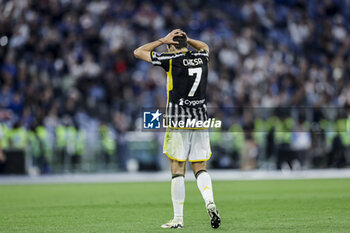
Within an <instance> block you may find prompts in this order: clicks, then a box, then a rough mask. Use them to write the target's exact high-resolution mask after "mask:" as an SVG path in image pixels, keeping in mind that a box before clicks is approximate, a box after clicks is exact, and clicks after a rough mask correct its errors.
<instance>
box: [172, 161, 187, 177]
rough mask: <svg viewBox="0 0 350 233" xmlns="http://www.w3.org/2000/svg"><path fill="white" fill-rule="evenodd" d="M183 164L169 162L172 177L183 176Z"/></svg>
mask: <svg viewBox="0 0 350 233" xmlns="http://www.w3.org/2000/svg"><path fill="white" fill-rule="evenodd" d="M185 165H186V163H185V162H180V161H175V160H173V161H172V162H171V173H172V175H173V176H174V175H185Z"/></svg>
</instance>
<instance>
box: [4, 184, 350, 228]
mask: <svg viewBox="0 0 350 233" xmlns="http://www.w3.org/2000/svg"><path fill="white" fill-rule="evenodd" d="M213 185H214V186H213V188H214V196H215V201H216V204H217V206H218V208H219V210H220V213H221V217H222V225H221V227H220V228H219V229H217V230H214V229H211V227H210V223H209V218H208V216H207V213H206V211H205V207H204V202H203V200H202V198H201V196H200V193H199V191H198V189H197V186H196V183H195V182H186V200H185V206H184V223H185V229H182V230H173V229H165V230H164V229H161V228H160V225H161V224H163V223H165V222H166V221H167V220H169V219H171V218H172V205H171V198H170V182H169V183H104V184H50V185H0V232H2V233H4V232H11V233H13V232H74V233H75V232H167V231H181V232H214V231H215V232H268V233H271V232H278V233H282V232H350V179H333V180H332V179H329V180H321V179H320V180H275V181H214V182H213Z"/></svg>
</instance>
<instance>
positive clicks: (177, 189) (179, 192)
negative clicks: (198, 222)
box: [171, 176, 185, 221]
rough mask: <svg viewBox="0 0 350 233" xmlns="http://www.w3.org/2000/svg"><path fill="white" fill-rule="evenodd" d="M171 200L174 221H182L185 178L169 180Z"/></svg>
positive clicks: (178, 177)
mask: <svg viewBox="0 0 350 233" xmlns="http://www.w3.org/2000/svg"><path fill="white" fill-rule="evenodd" d="M171 199H172V201H173V208H174V220H175V221H183V209H184V201H185V178H184V177H183V176H177V177H175V178H173V179H172V180H171Z"/></svg>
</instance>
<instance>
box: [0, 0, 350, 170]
mask: <svg viewBox="0 0 350 233" xmlns="http://www.w3.org/2000/svg"><path fill="white" fill-rule="evenodd" d="M347 22H350V1H349V0H325V1H317V0H247V1H235V0H231V1H230V0H221V1H215V0H204V1H200V0H191V1H186V0H178V1H160V0H152V1H151V0H150V1H140V0H139V1H138V0H113V1H112V0H41V1H36V0H0V108H1V109H0V111H2V112H1V114H0V117H1V118H2V121H3V124H4V125H5V126H6V127H7V128H6V129H7V130H10V129H13V128H18V127H22V128H23V129H24V130H25V131H27V132H30V131H32V132H34V133H35V134H37V133H36V129H37V128H38V127H42V126H43V127H44V128H45V130H46V131H47V133H48V135H51V138H52V139H51V142H53V143H54V144H56V143H57V140H58V139H57V138H58V137H59V136H58V134H59V133H58V131H59V130H58V129H59V127H60V126H63V127H67V130H68V127H73V128H74V130H75V131H76V132H79V131H80V130H82V131H83V132H84V135H85V136H84V140H85V141H86V142H85V143H86V144H90V143H89V142H91V144H93V142H96V141H100V144H101V145H103V139H102V138H103V135H102V134H101V127H105V126H106V127H107V128H108V132H109V131H111V133H110V134H111V135H112V136H111V137H110V139H108V140H112V139H113V140H115V143H116V145H115V147H116V149H115V150H116V152H115V153H116V154H117V156H119V157H123V156H129V155H128V154H129V153H127V152H125V151H128V150H129V148H128V146H125V141H126V140H125V137H127V136H126V134H127V133H128V132H130V131H134V130H136V129H137V128H139V127H140V117H141V116H140V109H141V108H142V107H163V106H165V103H166V92H165V83H166V79H165V73H164V72H163V71H161V70H160V69H159V68H156V67H152V66H151V65H150V64H147V63H145V62H142V61H138V60H136V59H135V58H134V57H133V53H132V51H133V50H134V49H135V48H136V47H138V46H140V45H141V44H144V43H147V42H149V41H153V40H157V39H158V38H160V37H163V36H165V35H166V34H167V33H168V32H169V31H170V30H172V29H175V28H181V29H182V30H184V31H186V32H187V34H188V35H189V36H190V37H192V38H196V39H200V40H202V41H204V42H206V43H208V44H209V46H210V69H209V77H208V98H207V102H208V105H209V106H210V108H212V109H215V116H216V117H217V118H220V119H221V120H222V121H223V123H224V129H227V130H228V129H231V130H232V129H233V131H235V130H237V129H239V128H242V129H246V128H247V127H248V129H249V128H250V126H249V125H250V124H251V125H252V129H254V127H255V126H256V125H257V123H256V119H255V118H256V116H255V115H254V116H250V115H249V114H243V113H242V112H241V111H236V110H235V109H239V108H240V107H242V106H244V107H256V108H258V107H259V108H267V109H275V108H276V107H293V106H303V107H306V108H308V109H311V110H310V111H311V112H312V113H311V116H310V114H307V115H306V116H303V115H301V114H299V112H298V111H297V112H296V116H295V115H294V116H291V115H292V111H290V112H289V115H288V116H287V117H282V118H280V116H278V119H277V120H278V121H279V122H284V121H285V120H286V119H287V118H293V119H294V120H295V119H302V118H303V117H306V118H308V119H307V120H308V121H314V120H315V119H314V118H313V115H314V112H315V111H314V110H313V108H325V107H328V108H330V107H331V108H340V109H341V108H346V107H348V106H350V85H349V81H350V41H349V33H350V24H348V23H347ZM165 49H166V48H165V46H163V48H160V50H159V51H164V50H165ZM326 115H327V114H321V117H319V119H318V120H319V122H320V121H321V119H326V120H328V121H330V122H333V123H334V122H336V121H337V120H344V119H347V116H348V115H347V114H343V115H340V114H338V115H337V114H333V115H332V116H326ZM233 116H234V117H233ZM274 116H275V115H274V114H270V115H268V116H258V117H260V118H264V119H263V120H264V121H265V122H267V121H268V119H267V118H269V119H275V118H273V117H274ZM301 123H303V122H301ZM280 125H282V127H283V125H284V124H283V123H281V124H280ZM320 125H321V124H320ZM324 125H325V124H324ZM324 125H323V126H324ZM326 125H327V124H326ZM5 126H4V129H5ZM298 126H299V125H298V124H295V125H294V126H293V128H295V127H298ZM267 128H268V129H269V130H270V131H271V128H269V127H267ZM267 128H266V129H267ZM321 128H322V127H321ZM326 128H327V127H326ZM287 130H288V127H285V128H284V129H283V130H280V131H287ZM309 130H310V127H306V128H303V130H302V131H305V132H308V131H309ZM323 130H325V128H323ZM3 131H6V130H3ZM238 131H239V130H238ZM248 131H249V130H248ZM258 131H259V130H258ZM326 131H327V130H326ZM329 131H334V130H329ZM335 131H336V130H335ZM268 133H269V131H266V134H268ZM3 134H4V132H3ZM67 135H68V133H67ZM76 135H79V133H76ZM108 135H109V134H108ZM231 135H232V134H231ZM307 135H308V136H307V137H309V138H312V134H310V133H308V134H307ZM292 136H293V135H292V134H290V135H289V136H288V137H287V136H286V138H289V142H288V144H289V147H290V146H291V144H292ZM304 136H305V135H304ZM304 136H303V135H301V136H300V135H297V136H296V137H297V138H296V139H295V140H296V141H297V140H300V138H303V137H304ZM336 136H337V134H335V135H332V139H333V138H337V137H336ZM338 136H339V137H338V138H340V143H341V144H342V146H344V147H347V146H350V140H347V138H348V136H347V135H345V136H344V135H343V136H342V135H338ZM9 137H10V136H9ZM273 137H278V134H275V135H273ZM281 137H283V136H281ZM307 137H306V138H307ZM325 137H326V136H325ZM76 138H78V136H76ZM250 139H251V140H250ZM76 140H78V139H76ZM155 140H158V138H157V136H155ZM242 140H243V141H242V143H241V144H240V145H242V148H241V150H240V152H239V153H240V154H242V153H245V154H248V157H249V156H250V157H252V158H254V159H255V160H256V157H257V156H255V155H254V156H252V155H251V154H252V153H253V152H251V151H254V150H256V151H259V148H260V147H261V146H259V145H260V144H259V141H258V139H256V136H249V134H248V135H245V136H244V137H243V139H242ZM279 140H282V141H283V140H284V139H281V138H277V140H275V141H279ZM320 140H321V139H320ZM159 141H161V140H159ZM214 141H215V140H214ZM221 141H222V140H221ZM236 141H239V140H236ZM285 141H288V139H285ZM301 141H303V140H301ZM261 143H262V144H263V147H264V148H269V146H268V145H267V144H268V143H267V142H266V141H264V142H261ZM313 143H320V142H318V141H315V140H311V141H310V143H308V144H307V146H306V149H310V148H312V145H313ZM91 144H90V145H91ZM117 144H120V146H119V147H118V145H117ZM233 144H234V143H232V142H228V143H227V145H228V146H224V147H225V148H221V147H222V146H219V147H218V153H222V154H224V155H225V154H228V155H229V156H228V157H229V158H228V159H227V158H226V157H225V156H223V158H222V161H221V162H220V161H217V162H215V163H214V165H215V166H218V167H225V166H228V167H232V166H233V165H232V163H233V161H235V159H234V158H233V157H232V156H231V154H232V153H231V152H230V153H225V152H224V151H222V150H226V151H227V150H229V149H227V148H230V146H231V145H233ZM333 144H334V143H333V141H331V142H329V144H328V147H329V148H332V146H334V145H333ZM107 147H108V146H106V150H108V148H107ZM109 147H111V146H110V145H109ZM304 147H305V145H304ZM118 148H119V149H120V148H122V149H120V150H121V151H119V152H118V150H119V149H118ZM220 148H221V149H220ZM235 148H239V146H238V147H235ZM306 149H305V150H306ZM276 150H277V151H278V149H276ZM229 151H230V150H229ZM244 151H245V152H244ZM272 151H275V149H271V148H270V149H267V151H265V153H264V154H265V155H266V156H267V155H269V154H271V153H273V152H272ZM325 151H326V150H325ZM113 153H114V152H113ZM276 153H277V152H276ZM324 153H326V152H324ZM327 153H328V152H327ZM253 154H254V153H253ZM277 154H278V153H277ZM218 158H220V156H219V155H218ZM126 160H127V158H124V159H121V160H120V161H121V162H120V163H121V164H124V165H122V168H125V167H126ZM238 160H239V159H238ZM240 160H241V161H242V160H244V159H240ZM225 161H226V162H225ZM328 161H329V160H328ZM328 163H329V162H326V164H328ZM328 165H329V164H328ZM249 166H250V165H249ZM249 166H248V167H249ZM256 166H257V165H254V162H253V163H252V165H251V167H252V168H255V167H256ZM278 166H279V165H277V167H278ZM233 167H234V166H233Z"/></svg>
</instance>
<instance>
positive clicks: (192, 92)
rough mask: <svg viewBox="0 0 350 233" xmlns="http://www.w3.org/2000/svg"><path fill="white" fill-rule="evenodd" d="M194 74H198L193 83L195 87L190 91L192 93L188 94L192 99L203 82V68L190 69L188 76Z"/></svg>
mask: <svg viewBox="0 0 350 233" xmlns="http://www.w3.org/2000/svg"><path fill="white" fill-rule="evenodd" d="M194 74H196V79H195V80H194V82H193V86H192V88H191V90H190V92H189V93H188V96H190V97H192V96H194V93H195V92H196V90H197V88H198V86H199V83H200V82H201V78H202V68H201V67H198V68H188V75H189V76H193V75H194Z"/></svg>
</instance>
